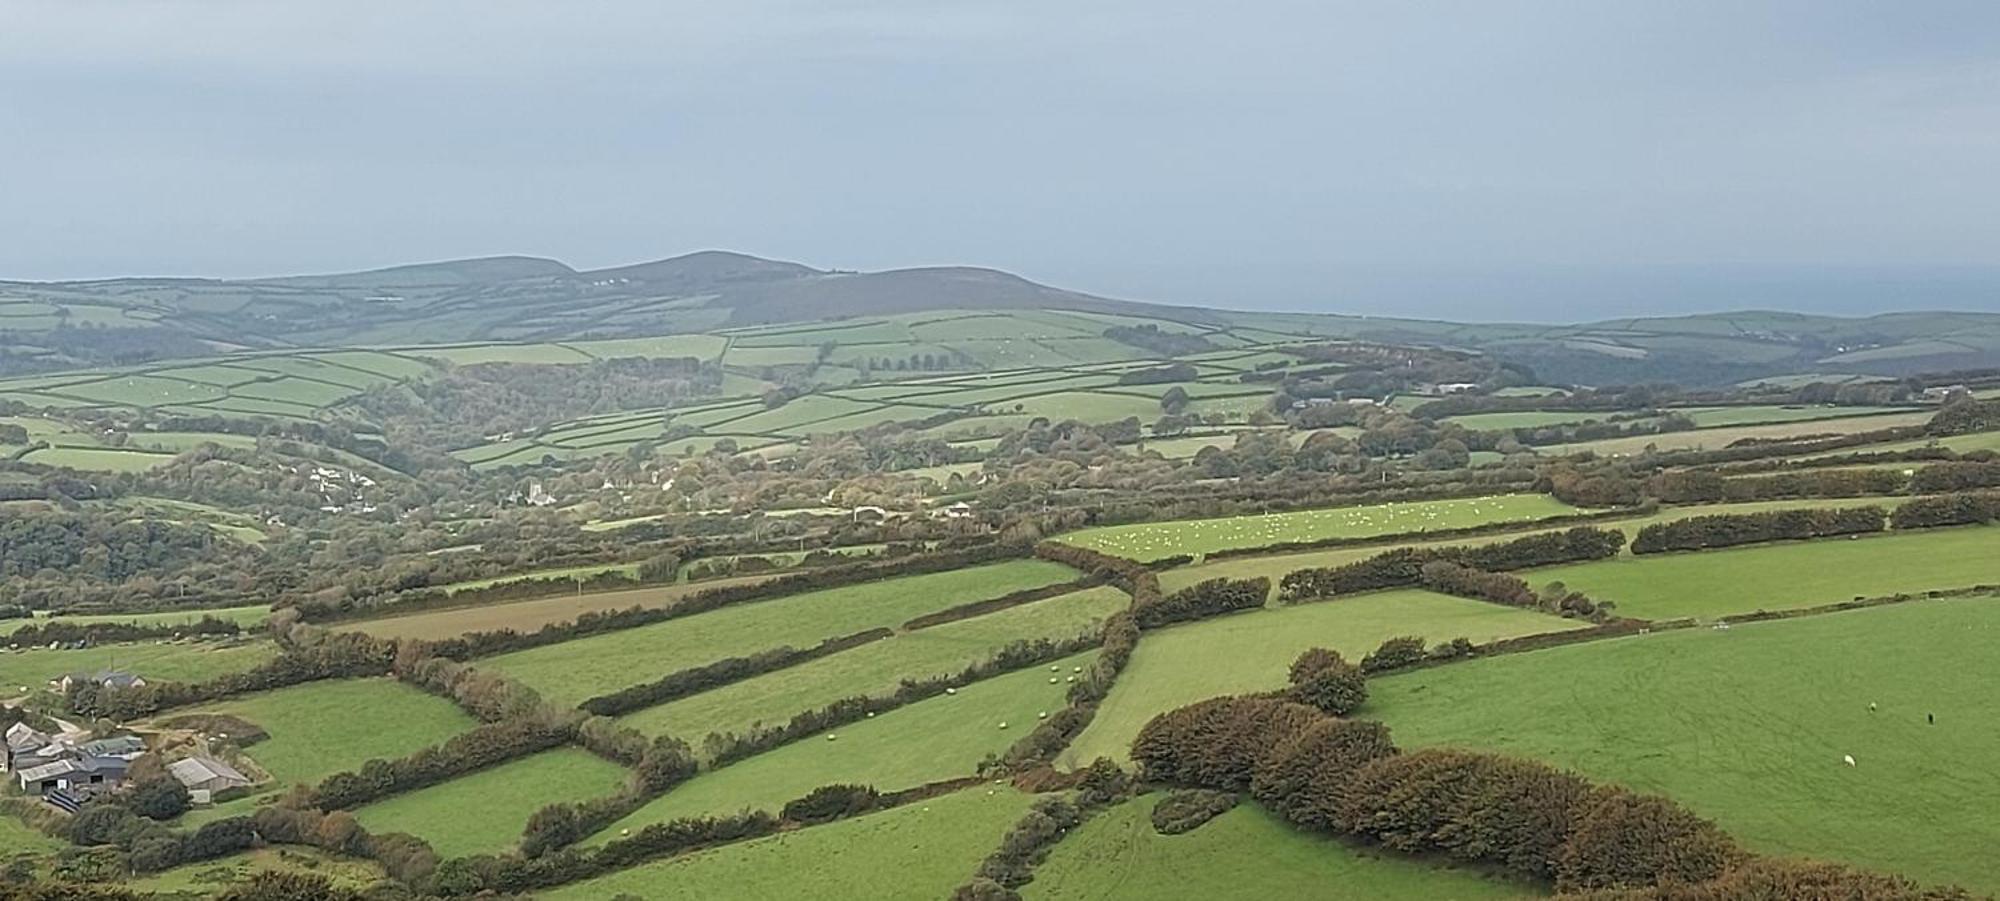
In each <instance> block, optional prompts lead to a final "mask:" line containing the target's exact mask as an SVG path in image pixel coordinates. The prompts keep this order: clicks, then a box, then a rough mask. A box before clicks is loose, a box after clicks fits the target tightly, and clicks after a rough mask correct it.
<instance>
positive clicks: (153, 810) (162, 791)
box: [123, 776, 189, 820]
mask: <svg viewBox="0 0 2000 901" xmlns="http://www.w3.org/2000/svg"><path fill="white" fill-rule="evenodd" d="M123 797H124V799H125V806H126V807H129V808H131V810H132V812H133V813H136V814H138V815H140V816H142V817H145V818H147V819H150V820H171V819H173V818H174V817H177V816H180V815H181V814H183V813H186V812H187V809H188V804H189V799H188V790H187V787H186V786H183V785H181V783H180V780H177V779H174V778H173V777H171V776H162V777H160V778H157V779H147V780H145V781H143V782H135V783H133V784H132V785H131V787H129V788H127V789H126V790H125V793H124V796H123Z"/></svg>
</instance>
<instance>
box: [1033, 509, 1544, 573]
mask: <svg viewBox="0 0 2000 901" xmlns="http://www.w3.org/2000/svg"><path fill="white" fill-rule="evenodd" d="M1576 512H1579V511H1578V510H1577V509H1576V508H1575V507H1571V506H1570V505H1568V504H1565V503H1563V502H1561V501H1558V500H1556V499H1555V498H1552V497H1548V496H1545V495H1540V494H1506V495H1499V496H1495V497H1479V498H1464V499H1455V500H1442V501H1413V502H1409V503H1396V504H1377V505H1375V506H1371V507H1333V508H1328V509H1323V510H1298V511H1293V512H1289V513H1266V514H1262V515H1257V516H1231V517H1224V518H1221V519H1187V520H1176V521H1172V522H1142V523H1131V524H1129V525H1121V526H1102V527H1099V528H1094V529H1084V530H1082V531H1080V532H1073V533H1070V534H1068V535H1064V536H1062V537H1061V538H1060V540H1061V541H1063V542H1065V543H1067V544H1073V545H1076V546H1077V547H1082V548H1089V549H1091V550H1094V551H1100V552H1103V553H1106V554H1115V555H1117V556H1120V557H1130V558H1132V559H1135V560H1158V559H1160V558H1162V557H1171V556H1174V555H1176V554H1194V555H1201V554H1212V553H1215V552H1216V551H1224V550H1235V549H1238V548H1254V547H1264V546H1266V545H1272V544H1282V543H1284V542H1288V541H1316V540H1321V539H1330V538H1372V537H1375V536H1380V535H1400V534H1405V533H1409V534H1416V533H1421V532H1426V531H1432V530H1440V531H1441V530H1446V529H1464V528H1470V527H1473V526H1482V525H1488V524H1492V523H1502V522H1519V521H1523V520H1533V519H1542V518H1546V517H1551V516H1562V515H1565V514H1570V513H1576Z"/></svg>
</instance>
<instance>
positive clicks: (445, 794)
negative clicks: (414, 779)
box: [354, 748, 627, 858]
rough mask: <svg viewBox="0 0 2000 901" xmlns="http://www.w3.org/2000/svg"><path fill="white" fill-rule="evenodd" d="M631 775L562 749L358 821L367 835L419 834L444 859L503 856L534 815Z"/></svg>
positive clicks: (376, 808) (399, 798) (383, 805)
mask: <svg viewBox="0 0 2000 901" xmlns="http://www.w3.org/2000/svg"><path fill="white" fill-rule="evenodd" d="M626 774H627V771H626V769H625V768H624V767H621V766H619V765H617V764H615V763H611V762H609V761H607V760H605V759H603V758H601V757H598V756H597V755H595V754H592V753H590V752H588V751H585V750H583V749H581V748H557V749H555V750H553V751H543V752H542V753H540V754H535V755H532V756H529V757H523V758H520V759H518V760H511V761H508V762H507V763H503V764H501V765H499V766H496V767H493V768H491V769H486V770H480V771H479V772H476V773H473V774H471V775H468V776H460V777H458V778H456V779H453V780H451V781H449V782H445V783H442V784H439V785H433V786H431V787H429V788H424V789H419V790H417V791H414V792H410V793H408V794H402V795H396V796H394V797H391V798H386V799H384V800H381V801H377V802H375V803H373V804H369V805H367V806H365V807H362V808H360V809H358V810H356V811H354V817H355V819H357V820H359V821H360V822H361V825H362V826H363V827H365V828H366V829H367V830H368V831H370V832H374V833H382V832H407V833H409V834H411V835H415V836H418V837H420V838H422V839H423V840H424V841H427V842H430V844H431V847H432V848H435V849H437V852H438V854H439V855H440V856H442V857H447V858H450V857H463V856H465V855H468V854H481V853H499V852H502V851H506V850H509V849H512V848H513V847H514V845H515V843H516V842H518V841H519V840H520V838H521V830H522V828H523V827H525V826H526V825H527V824H528V817H529V816H530V815H532V814H533V813H534V812H535V811H537V810H540V809H541V808H543V807H544V806H547V805H549V804H553V803H556V802H558V801H575V800H581V799H586V798H596V797H602V796H604V795H609V794H611V793H612V792H614V791H616V790H617V789H618V787H619V786H620V785H622V784H624V782H625V777H626Z"/></svg>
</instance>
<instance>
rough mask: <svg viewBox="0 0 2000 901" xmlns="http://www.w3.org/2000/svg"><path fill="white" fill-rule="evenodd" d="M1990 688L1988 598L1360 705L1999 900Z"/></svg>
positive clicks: (1467, 673) (1418, 691)
mask: <svg viewBox="0 0 2000 901" xmlns="http://www.w3.org/2000/svg"><path fill="white" fill-rule="evenodd" d="M1995 684H2000V599H1994V598H1983V599H1967V600H1945V601H1919V602H1913V603H1908V604H1900V605H1895V606H1890V607H1878V608H1872V609H1867V610H1856V611H1849V612H1844V613H1834V614H1827V615H1824V616H1812V617H1804V618H1798V619H1790V620H1781V621H1777V622H1769V623H1754V624H1747V625H1739V626H1736V627H1734V628H1731V629H1728V630H1726V631H1717V630H1713V629H1688V630H1679V631H1674V632H1665V633H1655V634H1653V635H1646V636H1639V637H1635V638H1627V639H1619V640H1614V641H1604V642H1593V643H1590V644H1584V645H1575V646H1571V647H1564V648H1554V649H1550V650H1544V651H1535V652H1531V653H1523V654H1512V655H1505V656H1501V657H1493V658H1488V659H1484V660H1474V661H1469V662H1465V663H1460V664H1453V665H1450V666H1445V667H1439V668H1435V669H1428V670H1419V671H1416V672H1411V673H1407V674H1403V675H1396V676H1390V677H1386V678H1382V679H1377V680H1374V681H1373V682H1371V684H1370V700H1369V706H1368V707H1367V708H1366V712H1367V713H1368V714H1369V715H1372V716H1379V717H1380V718H1382V719H1384V720H1386V721H1387V722H1388V723H1389V724H1390V726H1391V727H1392V728H1393V729H1394V730H1395V736H1396V742H1397V744H1399V745H1401V746H1403V747H1405V748H1412V747H1422V746H1426V745H1438V744H1448V745H1459V746H1471V747H1479V748H1488V749H1492V750H1496V751H1501V752H1505V753H1510V754H1520V755H1524V756H1529V757H1536V758H1541V759H1545V760H1549V761H1551V762H1554V763H1558V764H1561V765H1564V766H1570V767H1575V768H1576V769H1578V770H1581V771H1583V772H1585V773H1588V774H1590V775H1593V776H1596V777H1598V778H1601V779H1608V780H1613V781H1616V782H1619V783H1622V784H1624V785H1628V786H1630V787H1632V788H1635V789H1638V790H1640V791H1651V792H1661V793H1665V794H1668V795H1670V796H1672V797H1674V798H1676V799H1679V800H1680V801H1682V802H1684V803H1686V804H1687V805H1688V806H1690V807H1692V808H1693V809H1694V810H1695V811H1696V812H1698V813H1700V814H1702V815H1704V816H1708V817H1712V818H1714V819H1715V820H1716V821H1717V822H1718V823H1720V824H1721V825H1722V826H1723V828H1725V829H1727V830H1729V831H1730V832H1731V833H1733V834H1734V835H1736V836H1737V837H1738V838H1740V839H1742V840H1744V841H1745V842H1747V843H1749V844H1750V845H1751V846H1753V847H1755V848H1758V849H1760V850H1763V851H1767V852H1772V853H1781V854H1797V855H1809V856H1813V857H1820V858H1828V859H1834V860H1840V861H1845V862H1848V863H1853V864H1857V865H1860V866H1864V867H1870V868H1877V869H1883V870H1890V871H1897V872H1902V873H1905V874H1908V875H1911V876H1914V877H1917V878H1920V879H1923V880H1926V881H1952V882H1959V883H1962V884H1964V885H1965V886H1966V887H1968V888H1971V889H1973V890H1975V891H1980V892H1993V891H1996V890H2000V858H1996V857H1995V856H1994V855H1993V854H1991V853H1990V851H1991V849H1992V848H1993V847H1995V846H1996V845H2000V817H1995V816H1994V815H1993V810H1994V808H1995V806H1996V805H2000V771H1995V770H1994V769H1993V768H1992V767H1991V766H1987V765H1985V763H1986V762H1989V761H1992V760H1995V759H2000V731H1996V730H1995V729H1994V728H1993V723H1994V722H1995V721H1996V719H2000V695H1996V694H1995V693H1994V692H1993V691H1992V690H1991V687H1992V686H1993V685H1995ZM1870 704H1876V705H1879V709H1878V710H1876V711H1874V712H1870V710H1869V709H1868V707H1869V705H1870ZM1927 715H1935V716H1936V718H1937V722H1936V724H1935V725H1931V724H1929V723H1927V722H1926V719H1925V718H1926V716H1927ZM1843 755H1852V756H1853V757H1854V758H1855V760H1856V762H1857V765H1856V766H1855V767H1853V768H1849V767H1847V766H1845V765H1843V763H1842V761H1841V758H1842V757H1843Z"/></svg>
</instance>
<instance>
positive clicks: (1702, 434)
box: [1540, 410, 1935, 457]
mask: <svg viewBox="0 0 2000 901" xmlns="http://www.w3.org/2000/svg"><path fill="white" fill-rule="evenodd" d="M1933 415H1935V414H1934V413H1933V411H1930V410H1919V411H1916V412H1912V413H1891V414H1887V415H1877V416H1848V417H1842V418H1838V419H1814V420H1808V421H1803V422H1781V423H1769V424H1763V425H1739V426H1723V427H1720V428H1713V429H1695V430H1693V431H1687V432H1666V433H1663V434H1659V435H1628V436H1625V437H1621V438H1604V439H1600V440H1597V441H1581V442H1577V443H1575V444H1562V445H1555V446H1552V447H1546V448H1541V449H1540V450H1541V451H1542V452H1543V453H1547V454H1573V453H1578V452H1581V451H1592V452H1594V453H1598V454H1602V455H1605V456H1614V457H1615V456H1623V455H1626V454H1637V453H1641V452H1643V451H1644V450H1645V449H1646V448H1647V447H1649V446H1650V447H1655V448H1658V449H1660V450H1692V449H1709V450H1714V449H1718V448H1724V447H1728V446H1729V445H1731V444H1734V443H1735V442H1738V441H1741V440H1743V439H1745V438H1759V439H1766V440H1769V439H1781V438H1803V437H1806V436H1809V435H1851V434H1854V433H1857V432H1872V431H1875V430H1876V429H1887V428H1893V427H1896V426H1909V425H1923V424H1924V423H1926V422H1929V421H1930V418H1931V416H1933ZM1843 453H1851V451H1843Z"/></svg>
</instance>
